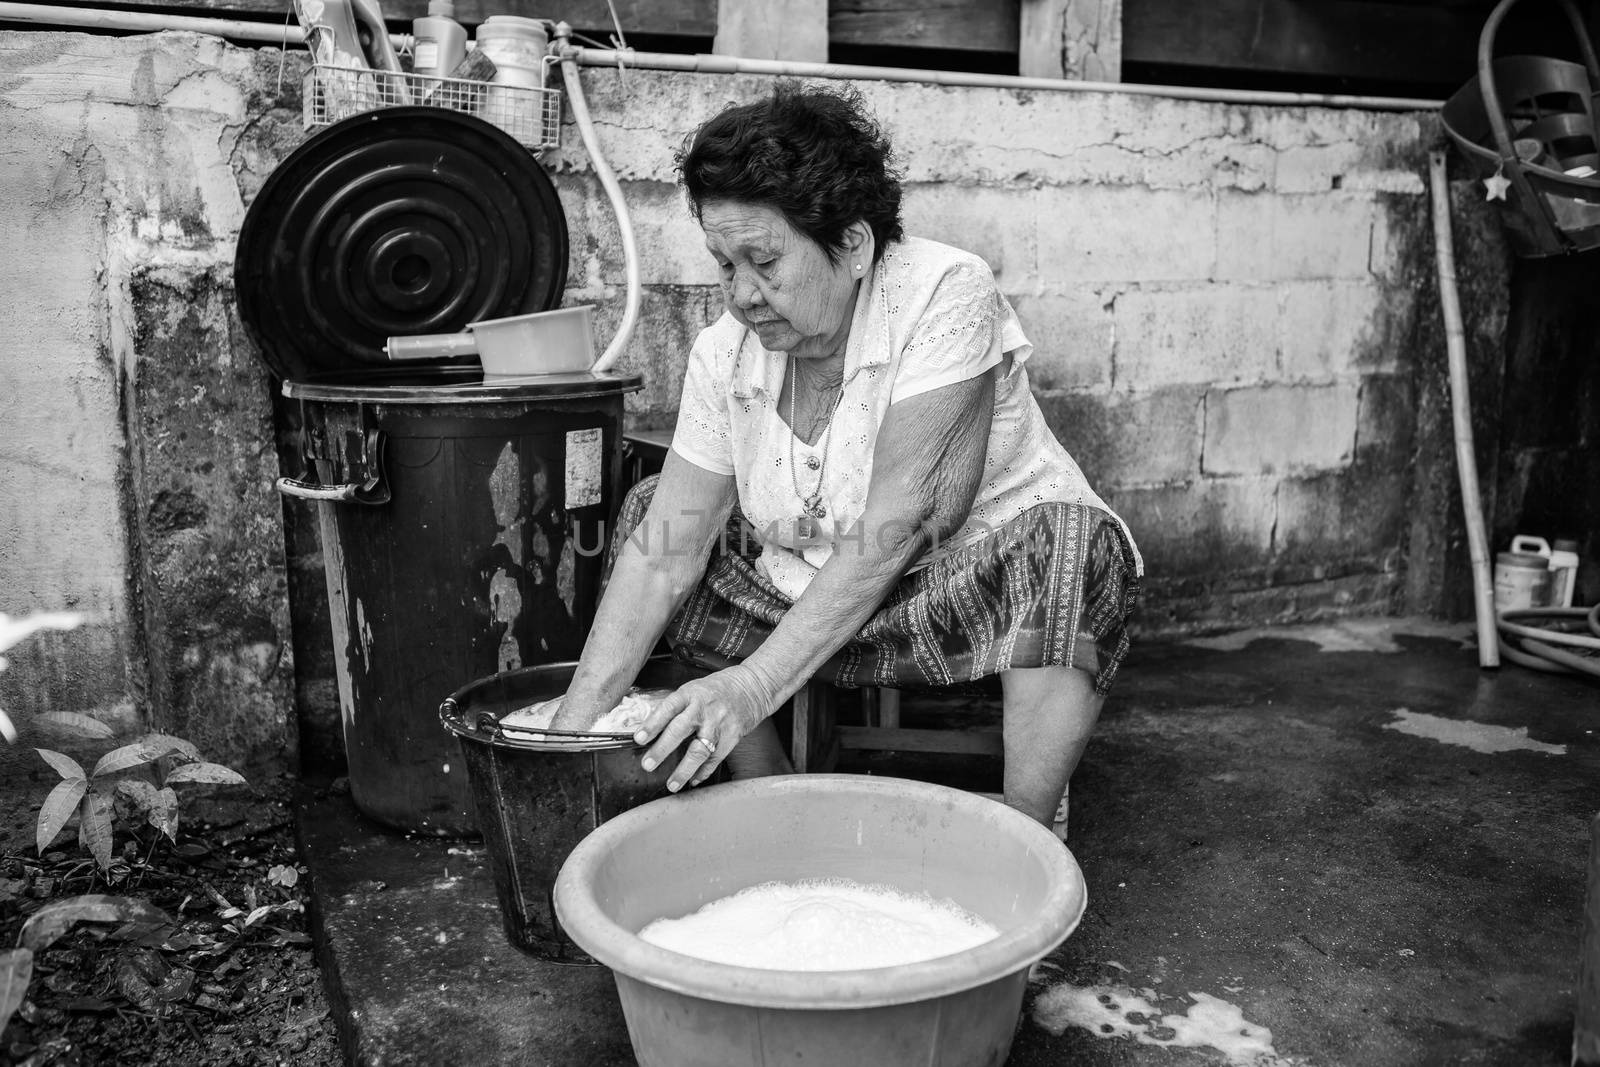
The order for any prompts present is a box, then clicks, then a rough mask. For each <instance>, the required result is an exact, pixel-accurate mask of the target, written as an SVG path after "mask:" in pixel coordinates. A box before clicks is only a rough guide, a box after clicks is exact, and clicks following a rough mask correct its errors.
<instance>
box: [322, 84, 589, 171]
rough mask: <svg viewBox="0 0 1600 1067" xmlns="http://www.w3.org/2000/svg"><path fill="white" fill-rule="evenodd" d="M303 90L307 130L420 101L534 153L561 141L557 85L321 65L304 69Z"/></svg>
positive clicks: (409, 105) (411, 104)
mask: <svg viewBox="0 0 1600 1067" xmlns="http://www.w3.org/2000/svg"><path fill="white" fill-rule="evenodd" d="M546 72H548V65H547V67H546ZM303 88H304V93H303V100H304V105H303V116H302V117H303V119H304V122H305V128H306V129H308V130H310V129H315V128H317V127H320V126H328V125H332V124H333V123H335V122H340V121H342V120H344V119H347V118H350V117H351V116H352V115H359V114H361V113H362V112H365V111H376V110H378V109H379V108H386V107H412V106H417V105H420V106H423V107H440V108H446V109H448V110H450V111H460V112H464V113H466V114H468V115H476V116H477V117H478V118H480V119H483V120H484V121H485V122H488V123H491V124H493V125H495V126H498V127H500V129H502V130H504V131H505V132H506V133H508V134H510V135H511V136H512V137H514V138H515V139H516V140H517V142H518V143H519V144H521V145H522V146H523V147H524V148H527V149H529V150H530V151H532V152H535V153H538V152H543V151H546V150H548V149H552V148H556V147H557V146H559V145H560V143H561V92H560V90H557V89H545V88H541V87H533V86H522V85H505V84H501V83H498V82H482V81H472V80H469V79H466V78H437V77H432V76H429V75H423V74H403V73H394V72H390V71H381V70H372V69H370V68H367V67H335V66H329V65H326V64H320V63H319V64H314V65H313V66H312V67H311V69H309V70H307V71H306V76H305V82H304V85H303Z"/></svg>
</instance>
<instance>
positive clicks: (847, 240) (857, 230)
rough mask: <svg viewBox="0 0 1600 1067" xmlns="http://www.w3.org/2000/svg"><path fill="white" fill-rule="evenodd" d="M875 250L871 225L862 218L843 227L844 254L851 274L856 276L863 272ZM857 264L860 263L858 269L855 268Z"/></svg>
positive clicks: (869, 265)
mask: <svg viewBox="0 0 1600 1067" xmlns="http://www.w3.org/2000/svg"><path fill="white" fill-rule="evenodd" d="M875 250H876V243H875V241H874V239H873V236H872V227H871V226H868V225H867V223H866V222H865V221H864V220H862V219H857V220H856V221H855V222H852V223H851V224H850V225H849V226H847V227H845V231H844V254H845V258H846V260H847V261H848V263H849V264H850V273H851V274H854V275H855V276H857V277H860V276H862V275H863V274H865V273H866V271H867V269H868V268H870V267H871V266H872V256H873V252H874V251H875ZM857 264H860V265H861V268H860V269H859V270H857V269H856V265H857Z"/></svg>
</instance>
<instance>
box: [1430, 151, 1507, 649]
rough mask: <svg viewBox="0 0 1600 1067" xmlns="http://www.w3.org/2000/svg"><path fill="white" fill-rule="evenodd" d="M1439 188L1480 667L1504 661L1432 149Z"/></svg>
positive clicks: (1441, 259) (1445, 214)
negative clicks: (1497, 625) (1496, 626)
mask: <svg viewBox="0 0 1600 1067" xmlns="http://www.w3.org/2000/svg"><path fill="white" fill-rule="evenodd" d="M1428 176H1429V184H1430V186H1431V188H1432V192H1433V243H1434V252H1435V259H1436V261H1437V264H1438V268H1439V306H1440V307H1441V308H1442V309H1443V311H1444V337H1445V346H1446V348H1447V349H1448V352H1449V357H1450V414H1451V419H1452V421H1453V422H1454V424H1455V437H1456V471H1457V473H1458V474H1459V475H1460V477H1461V507H1462V510H1463V511H1465V512H1466V520H1467V548H1468V550H1469V551H1470V552H1471V554H1472V592H1473V600H1474V602H1475V603H1476V605H1477V613H1478V666H1480V667H1498V666H1500V642H1499V637H1498V635H1497V634H1496V632H1495V615H1494V578H1493V574H1492V573H1491V570H1490V566H1489V538H1488V535H1487V534H1486V533H1485V532H1484V528H1483V502H1482V497H1481V494H1480V493H1479V491H1478V458H1477V455H1476V453H1475V452H1474V451H1473V447H1472V403H1471V398H1470V395H1469V392H1468V384H1467V335H1466V330H1465V328H1464V327H1463V326H1462V324H1461V296H1460V294H1459V292H1458V291H1457V287H1456V250H1455V237H1454V235H1453V234H1452V233H1451V231H1450V182H1449V178H1448V177H1447V176H1446V173H1445V153H1444V152H1443V151H1442V150H1437V149H1436V150H1434V151H1433V152H1430V153H1429V154H1428Z"/></svg>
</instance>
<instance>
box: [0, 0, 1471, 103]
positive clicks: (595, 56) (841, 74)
mask: <svg viewBox="0 0 1600 1067" xmlns="http://www.w3.org/2000/svg"><path fill="white" fill-rule="evenodd" d="M0 6H3V5H0ZM568 51H571V52H573V53H575V58H576V59H577V61H578V63H579V64H580V65H581V66H587V67H623V68H626V67H633V68H635V69H638V70H681V71H692V72H694V73H697V74H767V75H783V76H787V77H794V78H843V79H849V80H852V81H894V82H917V83H921V84H926V85H958V86H964V87H968V88H986V89H1033V90H1040V89H1042V90H1048V91H1052V92H1066V93H1123V94H1127V95H1131V96H1160V97H1168V98H1170V99H1174V100H1201V101H1207V102H1210V103H1219V104H1251V105H1262V106H1267V107H1337V108H1357V109H1360V110H1364V111H1436V110H1438V109H1439V108H1441V107H1443V106H1444V101H1442V100H1419V99H1411V98H1409V97H1396V96H1347V95H1341V94H1329V93H1276V92H1266V91H1258V90H1249V89H1206V88H1197V87H1194V86H1187V85H1139V84H1135V83H1132V82H1087V81H1072V80H1070V79H1067V78H1022V77H1017V76H1015V75H1011V74H978V73H973V72H971V71H961V70H914V69H912V68H909V67H864V66H852V65H849V64H844V63H800V62H790V61H787V60H777V59H741V58H739V57H737V56H715V55H706V54H704V53H702V54H699V55H692V56H691V55H676V54H673V53H670V52H636V51H634V50H633V49H631V48H627V49H614V48H582V47H577V46H571V47H569V48H568V49H563V51H562V58H563V59H565V58H567V52H568Z"/></svg>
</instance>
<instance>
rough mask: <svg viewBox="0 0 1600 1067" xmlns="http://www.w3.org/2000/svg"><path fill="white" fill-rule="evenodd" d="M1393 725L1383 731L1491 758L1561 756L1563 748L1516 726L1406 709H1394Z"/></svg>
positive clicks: (1385, 727) (1390, 723)
mask: <svg viewBox="0 0 1600 1067" xmlns="http://www.w3.org/2000/svg"><path fill="white" fill-rule="evenodd" d="M1393 715H1394V717H1395V721H1394V722H1387V723H1384V724H1383V726H1384V729H1386V730H1397V731H1399V732H1400V733H1403V734H1410V735H1412V736H1413V737H1426V738H1428V739H1430V740H1433V741H1438V742H1441V743H1443V744H1446V745H1460V746H1462V747H1463V748H1470V749H1472V751H1474V752H1483V753H1486V754H1489V755H1493V754H1495V753H1497V752H1519V751H1525V752H1543V753H1546V754H1547V755H1551V756H1565V755H1566V754H1567V746H1566V745H1551V744H1546V743H1545V742H1543V741H1535V740H1533V739H1532V738H1530V737H1529V736H1528V728H1527V727H1526V726H1519V727H1517V728H1515V729H1512V728H1511V727H1509V726H1491V725H1489V724H1488V723H1482V722H1470V721H1465V720H1461V719H1442V718H1440V717H1439V716H1437V715H1426V714H1424V713H1422V712H1418V711H1410V710H1408V709H1406V708H1396V709H1395V710H1394V712H1393Z"/></svg>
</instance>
